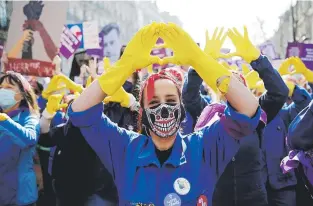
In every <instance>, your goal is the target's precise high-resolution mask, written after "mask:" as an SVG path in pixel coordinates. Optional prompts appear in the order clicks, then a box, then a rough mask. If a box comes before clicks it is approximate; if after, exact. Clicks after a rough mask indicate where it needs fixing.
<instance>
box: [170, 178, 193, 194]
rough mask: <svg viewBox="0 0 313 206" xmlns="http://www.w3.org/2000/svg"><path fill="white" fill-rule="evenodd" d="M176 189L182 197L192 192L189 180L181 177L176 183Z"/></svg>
mask: <svg viewBox="0 0 313 206" xmlns="http://www.w3.org/2000/svg"><path fill="white" fill-rule="evenodd" d="M174 189H175V191H176V192H177V193H178V194H180V195H186V194H188V192H189V191H190V183H189V181H188V180H187V179H185V178H183V177H180V178H177V179H176V180H175V182H174Z"/></svg>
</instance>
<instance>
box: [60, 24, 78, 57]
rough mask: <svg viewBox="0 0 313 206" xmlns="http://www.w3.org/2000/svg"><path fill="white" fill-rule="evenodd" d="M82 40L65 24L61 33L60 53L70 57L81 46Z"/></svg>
mask: <svg viewBox="0 0 313 206" xmlns="http://www.w3.org/2000/svg"><path fill="white" fill-rule="evenodd" d="M79 46H80V41H79V40H78V39H77V37H76V36H75V35H74V34H73V33H72V32H71V30H70V29H69V28H68V27H66V26H64V27H63V32H62V34H61V47H60V53H61V54H62V55H63V56H64V57H65V58H67V59H68V58H70V57H71V56H72V55H73V54H74V52H75V51H76V50H77V49H78V48H79Z"/></svg>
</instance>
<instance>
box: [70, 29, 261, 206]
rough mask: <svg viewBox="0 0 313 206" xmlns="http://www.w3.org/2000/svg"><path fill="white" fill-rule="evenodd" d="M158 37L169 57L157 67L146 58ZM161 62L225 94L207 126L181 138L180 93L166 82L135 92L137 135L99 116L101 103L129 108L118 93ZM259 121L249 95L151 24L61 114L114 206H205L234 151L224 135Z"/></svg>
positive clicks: (194, 49)
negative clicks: (96, 164)
mask: <svg viewBox="0 0 313 206" xmlns="http://www.w3.org/2000/svg"><path fill="white" fill-rule="evenodd" d="M159 37H161V38H162V39H163V40H164V41H165V42H166V44H168V46H169V47H171V48H172V49H173V51H174V57H170V58H167V59H163V61H161V60H160V59H159V58H158V57H151V56H150V52H151V49H152V47H153V46H154V45H155V43H156V41H157V39H158V38H159ZM169 62H172V63H174V64H181V65H191V66H193V67H194V68H197V71H198V72H199V74H200V75H201V76H202V78H203V79H204V81H205V82H206V83H207V84H209V85H210V84H211V85H212V84H215V86H216V87H217V88H218V89H219V90H220V91H221V92H223V93H224V94H225V96H226V98H227V100H228V105H227V106H226V108H225V110H224V112H223V114H221V115H220V116H217V117H216V118H215V120H214V123H213V124H212V125H211V126H208V127H204V128H203V129H202V130H200V131H199V132H197V133H193V134H190V135H188V136H182V135H181V134H180V133H179V132H178V130H179V128H180V124H181V122H182V120H183V118H184V114H185V111H184V107H183V105H182V103H181V101H182V100H181V90H180V89H179V86H178V85H177V82H176V81H175V78H173V77H171V75H168V76H164V75H162V74H154V75H151V76H150V77H149V78H148V79H147V81H146V82H145V84H144V85H143V88H142V90H141V100H140V110H141V112H142V118H141V119H139V126H140V127H141V128H142V130H141V131H142V134H138V133H135V132H132V131H128V130H126V129H122V128H119V127H118V126H117V125H116V124H114V123H112V122H111V121H110V120H109V119H108V118H107V117H106V116H105V115H104V114H103V113H102V110H103V104H102V100H103V99H104V98H105V97H106V96H107V95H108V96H112V95H113V96H115V97H116V98H115V99H118V98H117V97H119V98H120V102H122V103H123V104H125V105H127V104H129V99H128V97H129V96H128V95H127V94H125V91H124V90H123V89H121V86H122V85H123V83H124V82H125V80H126V79H127V78H128V77H129V75H131V74H132V73H133V71H134V70H136V69H138V68H145V67H147V66H148V65H150V64H152V63H161V64H162V63H163V64H167V63H169ZM195 92H198V91H195ZM113 96H112V97H113ZM238 96H240V97H242V98H237V97H238ZM260 113H261V111H260V108H259V105H258V102H257V100H256V98H255V97H254V96H253V95H252V94H251V93H250V91H249V90H248V89H247V88H246V87H245V86H244V85H243V84H242V83H240V81H238V79H236V78H235V77H234V76H232V74H231V72H229V71H228V70H227V69H226V68H224V67H223V66H222V65H220V64H219V63H218V62H217V61H215V60H214V59H212V57H210V56H208V55H206V54H205V53H203V51H201V49H200V48H199V47H198V45H197V44H196V43H195V42H194V41H193V40H192V39H191V37H190V36H189V35H188V34H187V33H186V32H185V31H183V30H182V29H181V28H180V27H178V26H176V25H174V24H171V23H169V24H164V23H160V24H159V23H152V24H150V25H147V26H145V27H144V28H142V29H141V30H139V31H138V33H137V34H136V35H135V36H134V37H133V39H132V40H131V41H130V42H129V44H128V45H127V47H126V49H125V52H124V55H123V56H122V58H121V59H120V60H119V61H117V62H116V63H115V64H114V65H112V66H111V68H110V69H109V71H108V72H107V73H105V74H103V75H102V76H100V77H99V78H98V79H97V80H96V81H94V82H93V83H92V84H91V85H90V86H89V87H88V88H87V89H86V90H85V91H84V92H83V93H82V94H81V95H80V96H79V97H78V98H77V99H76V100H75V101H74V102H73V104H72V105H71V106H70V108H69V111H68V114H69V118H70V120H71V121H72V123H73V125H74V126H77V127H79V128H80V130H81V132H82V134H83V136H84V137H85V139H86V141H87V142H88V143H89V144H90V146H91V147H92V148H93V149H94V151H95V152H96V153H97V155H98V156H99V158H100V159H101V161H102V163H103V164H104V165H105V167H106V168H107V169H108V170H109V171H110V173H111V174H112V176H113V177H114V181H115V184H116V186H117V189H118V193H119V205H166V206H169V205H197V204H202V205H203V204H206V205H211V200H212V194H213V191H214V187H215V184H216V182H217V179H218V178H219V176H220V175H221V174H222V173H223V170H224V168H225V166H226V165H227V163H228V162H229V161H230V159H231V158H232V157H233V155H234V154H236V152H237V150H238V148H239V147H240V143H239V142H240V137H241V136H237V138H236V139H235V138H233V137H232V136H231V135H230V134H229V133H228V132H227V131H228V130H227V129H228V128H235V129H236V130H237V131H238V130H241V131H245V132H244V134H243V135H244V136H246V135H248V134H250V133H252V132H253V131H254V130H255V128H256V127H257V125H258V122H259V119H260ZM108 145H109V146H110V147H111V149H110V150H108V149H107V148H108ZM223 148H224V149H223Z"/></svg>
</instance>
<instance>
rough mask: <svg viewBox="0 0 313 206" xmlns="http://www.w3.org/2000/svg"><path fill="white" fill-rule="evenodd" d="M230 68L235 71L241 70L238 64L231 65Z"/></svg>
mask: <svg viewBox="0 0 313 206" xmlns="http://www.w3.org/2000/svg"><path fill="white" fill-rule="evenodd" d="M229 68H230V69H231V70H233V71H239V68H238V67H237V66H236V65H234V64H233V65H230V66H229Z"/></svg>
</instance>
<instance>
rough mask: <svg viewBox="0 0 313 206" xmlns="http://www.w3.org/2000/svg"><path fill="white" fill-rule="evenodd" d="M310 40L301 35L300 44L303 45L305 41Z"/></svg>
mask: <svg viewBox="0 0 313 206" xmlns="http://www.w3.org/2000/svg"><path fill="white" fill-rule="evenodd" d="M308 40H311V37H307V36H306V35H302V37H301V43H304V42H305V41H308Z"/></svg>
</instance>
